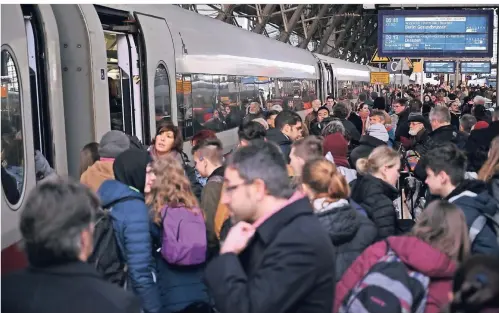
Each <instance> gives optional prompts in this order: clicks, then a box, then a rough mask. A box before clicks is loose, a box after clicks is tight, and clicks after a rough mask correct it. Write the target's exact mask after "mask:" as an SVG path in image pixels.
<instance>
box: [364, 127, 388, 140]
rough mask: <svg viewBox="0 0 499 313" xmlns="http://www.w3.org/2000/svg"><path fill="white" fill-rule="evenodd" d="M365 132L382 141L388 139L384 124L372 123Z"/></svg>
mask: <svg viewBox="0 0 499 313" xmlns="http://www.w3.org/2000/svg"><path fill="white" fill-rule="evenodd" d="M367 134H368V135H369V136H372V137H374V138H377V139H379V140H381V141H383V142H388V139H389V137H388V132H387V131H386V128H385V126H384V125H381V124H372V125H371V126H369V128H368V129H367Z"/></svg>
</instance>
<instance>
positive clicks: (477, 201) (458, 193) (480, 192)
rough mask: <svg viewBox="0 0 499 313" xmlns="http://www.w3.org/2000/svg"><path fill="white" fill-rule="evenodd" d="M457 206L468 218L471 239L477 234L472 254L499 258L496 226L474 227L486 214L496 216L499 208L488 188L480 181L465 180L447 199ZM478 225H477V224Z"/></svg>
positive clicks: (487, 224)
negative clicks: (479, 218)
mask: <svg viewBox="0 0 499 313" xmlns="http://www.w3.org/2000/svg"><path fill="white" fill-rule="evenodd" d="M445 199H446V200H448V201H449V202H451V203H454V204H455V205H457V206H458V207H459V208H460V209H461V210H462V211H463V213H464V216H465V217H466V223H467V224H468V227H469V228H470V237H471V236H474V235H475V234H476V237H475V239H474V240H473V241H472V245H471V253H473V254H476V253H480V254H488V255H496V256H499V245H498V243H497V236H496V233H495V230H494V226H493V225H491V223H490V222H489V223H486V224H485V225H484V226H483V228H482V227H479V228H478V229H475V228H476V227H472V224H473V222H475V220H476V219H477V218H478V217H479V216H483V214H484V213H486V214H489V215H492V216H493V215H494V214H496V212H497V210H498V207H497V203H496V201H495V200H494V198H493V197H492V196H491V195H490V194H489V192H488V191H487V186H486V185H485V183H484V182H482V181H479V180H465V181H463V182H462V183H461V184H459V186H457V187H456V189H454V190H453V191H452V192H451V193H450V194H449V195H448V196H447V197H446V198H445ZM475 225H476V224H475Z"/></svg>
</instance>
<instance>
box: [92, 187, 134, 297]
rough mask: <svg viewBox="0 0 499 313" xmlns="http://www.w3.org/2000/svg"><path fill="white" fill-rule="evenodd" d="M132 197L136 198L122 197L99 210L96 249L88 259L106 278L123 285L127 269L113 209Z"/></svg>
mask: <svg viewBox="0 0 499 313" xmlns="http://www.w3.org/2000/svg"><path fill="white" fill-rule="evenodd" d="M131 199H135V198H134V197H125V198H121V199H119V200H116V201H114V202H111V203H109V204H108V205H107V206H105V207H104V208H103V209H102V210H99V211H98V213H97V217H96V222H95V226H94V250H93V252H92V255H91V256H90V257H89V258H88V260H87V262H88V263H90V264H92V265H94V267H95V269H96V270H97V271H98V272H99V273H101V274H102V275H103V276H104V279H105V280H107V281H109V282H111V283H113V284H116V285H119V286H122V287H123V286H124V285H125V283H126V280H127V270H126V264H125V263H124V262H123V260H124V258H123V257H122V253H121V250H120V246H119V245H118V241H117V238H116V235H115V233H114V228H113V218H112V216H111V210H112V207H113V206H114V205H116V204H117V203H120V202H124V201H127V200H131Z"/></svg>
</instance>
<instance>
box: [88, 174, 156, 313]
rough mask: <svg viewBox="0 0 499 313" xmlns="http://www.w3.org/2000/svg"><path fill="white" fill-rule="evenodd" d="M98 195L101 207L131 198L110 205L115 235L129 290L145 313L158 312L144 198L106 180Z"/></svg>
mask: <svg viewBox="0 0 499 313" xmlns="http://www.w3.org/2000/svg"><path fill="white" fill-rule="evenodd" d="M97 194H98V195H99V197H100V199H101V202H102V205H103V206H104V207H105V206H107V205H109V204H111V203H113V202H115V201H117V200H119V199H123V198H125V197H127V198H128V197H130V198H132V199H129V200H125V201H123V202H119V203H117V204H115V205H112V211H111V216H112V217H113V226H114V231H115V234H116V236H117V239H118V244H119V246H120V249H121V251H122V253H123V255H124V261H125V263H126V264H127V266H128V283H129V286H131V289H132V290H133V292H134V293H135V294H136V295H138V296H139V297H140V299H141V301H142V307H143V309H144V311H145V312H147V313H156V312H160V308H161V303H160V297H159V291H158V286H157V285H156V282H155V268H154V259H153V246H152V238H151V234H150V224H149V219H150V218H149V210H148V208H147V206H146V204H145V202H144V196H143V195H142V194H140V193H139V192H137V191H134V190H133V189H131V188H130V187H128V186H127V185H125V184H123V183H121V182H119V181H116V180H106V181H105V182H104V183H103V184H102V185H101V187H100V188H99V190H98V191H97Z"/></svg>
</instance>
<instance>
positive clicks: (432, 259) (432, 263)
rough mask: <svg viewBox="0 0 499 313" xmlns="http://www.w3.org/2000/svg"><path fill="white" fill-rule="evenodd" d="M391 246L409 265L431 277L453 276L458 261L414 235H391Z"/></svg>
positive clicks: (389, 240) (389, 239)
mask: <svg viewBox="0 0 499 313" xmlns="http://www.w3.org/2000/svg"><path fill="white" fill-rule="evenodd" d="M387 240H388V242H389V243H390V247H391V248H392V249H393V251H395V253H396V254H397V256H398V257H399V258H400V259H401V260H402V261H403V262H404V263H405V264H406V265H408V266H410V267H412V268H414V269H415V270H416V271H418V272H420V273H422V274H424V275H426V276H428V277H431V278H452V277H453V276H454V272H455V271H456V263H455V262H454V261H453V260H452V259H451V258H449V257H448V256H447V255H445V254H444V253H442V252H440V251H439V250H438V249H436V248H433V247H432V246H430V245H429V244H428V243H426V242H424V241H422V240H421V239H419V238H416V237H413V236H397V237H389V238H388V239H387Z"/></svg>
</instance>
